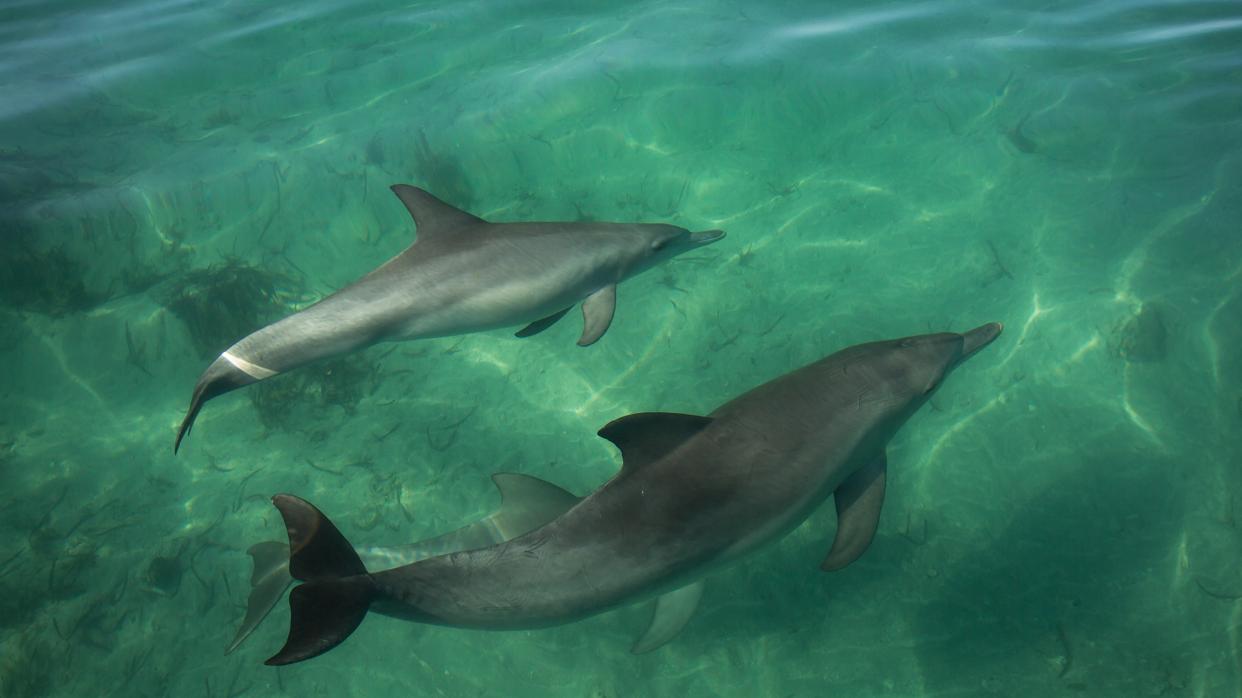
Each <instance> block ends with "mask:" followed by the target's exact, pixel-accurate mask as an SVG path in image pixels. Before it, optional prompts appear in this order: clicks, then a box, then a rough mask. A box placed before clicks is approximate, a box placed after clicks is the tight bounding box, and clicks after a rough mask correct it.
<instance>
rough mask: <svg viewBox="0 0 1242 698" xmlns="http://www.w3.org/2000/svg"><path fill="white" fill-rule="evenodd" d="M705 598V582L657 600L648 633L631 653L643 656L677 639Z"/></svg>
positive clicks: (689, 585) (670, 593) (639, 640)
mask: <svg viewBox="0 0 1242 698" xmlns="http://www.w3.org/2000/svg"><path fill="white" fill-rule="evenodd" d="M701 598H703V582H701V581H699V582H695V583H694V584H687V585H686V586H684V587H682V588H680V589H678V590H677V591H670V592H669V593H667V594H665V595H663V596H661V597H660V598H658V599H656V600H655V609H654V610H653V611H652V612H651V624H650V625H648V626H647V631H646V632H644V633H643V636H642V637H640V638H638V640H637V641H636V642H635V643H634V646H633V647H632V648H630V651H631V652H633V653H634V654H642V653H644V652H650V651H651V650H654V649H657V648H659V647H662V646H663V645H664V643H666V642H668V641H669V640H672V639H673V638H674V637H677V633H679V632H681V629H682V628H684V627H686V623H688V622H690V617H691V616H693V615H694V609H696V608H698V607H699V599H701Z"/></svg>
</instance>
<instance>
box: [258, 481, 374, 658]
mask: <svg viewBox="0 0 1242 698" xmlns="http://www.w3.org/2000/svg"><path fill="white" fill-rule="evenodd" d="M272 503H273V504H275V505H276V508H277V509H278V510H279V511H280V515H281V517H282V518H283V519H284V520H285V528H287V529H288V531H289V571H290V573H291V574H292V575H293V577H294V579H300V580H302V581H305V582H306V584H302V585H299V586H298V587H297V588H295V589H294V590H293V592H292V593H290V594H289V611H290V615H289V638H288V639H287V640H285V646H284V647H282V648H281V650H280V651H279V652H277V653H276V654H275V655H273V656H272V657H271V658H270V659H268V660H267V661H266V662H264V663H265V664H267V665H269V666H279V665H282V664H292V663H294V662H300V661H302V660H305V659H310V658H311V657H317V656H319V655H321V654H323V653H324V652H327V651H328V650H330V649H332V648H333V647H336V646H337V645H339V644H341V642H343V641H344V640H345V638H347V637H349V636H350V634H352V633H353V632H354V630H357V628H358V626H359V625H360V624H361V623H362V619H363V618H365V617H366V615H367V609H368V608H370V606H371V599H372V597H373V596H374V594H375V584H374V582H372V581H371V577H370V575H368V574H367V571H366V567H364V566H363V564H362V560H361V559H360V558H359V557H358V553H356V552H355V551H354V549H353V546H351V545H350V544H349V541H347V540H345V536H343V535H341V532H340V531H338V530H337V528H336V526H334V525H333V524H332V522H331V521H329V520H328V517H326V516H324V515H323V513H322V512H320V511H319V510H318V509H316V508H315V507H314V506H313V505H312V504H311V503H310V502H307V501H306V500H304V499H299V498H297V497H294V496H291V495H287V494H278V495H276V496H275V497H273V498H272Z"/></svg>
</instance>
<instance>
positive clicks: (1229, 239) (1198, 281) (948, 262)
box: [0, 0, 1242, 698]
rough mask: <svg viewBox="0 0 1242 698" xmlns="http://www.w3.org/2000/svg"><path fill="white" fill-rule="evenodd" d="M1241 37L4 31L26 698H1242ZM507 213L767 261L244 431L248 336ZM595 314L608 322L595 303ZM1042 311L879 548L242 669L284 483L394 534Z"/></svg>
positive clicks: (343, 381) (653, 20)
mask: <svg viewBox="0 0 1242 698" xmlns="http://www.w3.org/2000/svg"><path fill="white" fill-rule="evenodd" d="M1239 46H1242V11H1240V10H1239V6H1238V5H1236V4H1233V3H1222V2H1190V3H1173V2H1144V1H1137V2H1116V1H1111V2H1091V3H1060V4H1059V6H1058V5H1057V4H1052V5H1046V4H1040V5H1035V4H1031V5H1030V6H1027V7H1020V6H1019V5H1018V4H1017V3H996V4H986V3H968V2H943V1H942V2H902V3H888V4H883V5H877V4H871V3H857V4H856V5H855V6H852V7H851V6H847V5H845V4H832V5H825V4H819V3H804V4H795V3H771V4H769V3H708V2H685V3H663V2H630V3H604V2H590V3H534V2H457V3H423V4H414V5H409V6H396V5H390V4H387V3H351V2H343V1H338V2H325V1H322V0H321V1H320V2H310V3H297V4H292V3H286V4H274V3H272V4H269V3H257V2H254V3H251V2H225V3H216V4H205V3H195V2H187V1H170V2H118V3H100V2H95V3H90V2H79V3H69V2H62V3H35V2H17V3H8V4H7V5H6V7H5V8H4V9H0V94H2V95H3V98H2V99H0V220H2V221H3V223H2V225H3V240H2V241H0V255H2V257H0V259H2V261H0V294H2V296H0V305H2V306H3V307H2V308H0V359H2V361H0V366H2V367H3V368H2V369H0V371H2V373H0V392H2V393H3V405H4V408H3V412H0V483H2V486H0V527H2V530H3V536H2V537H0V693H2V694H3V695H4V696H6V697H7V696H12V697H18V696H43V695H98V694H99V693H100V692H101V691H103V692H104V693H109V694H112V695H150V696H155V695H178V696H182V695H207V696H237V695H248V696H263V695H282V694H290V695H320V694H323V695H391V694H415V695H446V696H458V695H463V696H465V695H470V696H476V695H514V696H522V695H530V696H546V695H564V696H608V697H609V698H613V697H617V696H633V695H683V696H716V695H740V696H750V695H764V696H820V695H838V696H851V697H853V696H859V697H865V696H993V695H994V696H1057V695H1090V696H1126V697H1130V696H1145V695H1173V696H1238V695H1242V664H1240V663H1239V662H1240V661H1242V654H1240V653H1242V649H1239V647H1240V645H1242V618H1240V616H1239V614H1240V613H1242V604H1240V603H1239V601H1238V599H1239V598H1242V557H1240V556H1239V553H1238V551H1239V546H1240V545H1242V531H1240V530H1239V528H1238V525H1237V523H1236V520H1235V515H1234V511H1235V501H1236V499H1237V494H1238V492H1239V489H1242V475H1240V474H1239V467H1238V466H1239V465H1240V464H1242V463H1240V456H1239V454H1240V453H1242V449H1240V445H1242V436H1240V434H1242V353H1240V352H1239V351H1238V350H1237V349H1236V348H1235V347H1236V346H1237V345H1238V344H1239V343H1242V291H1240V290H1239V289H1242V234H1240V231H1239V221H1242V198H1240V195H1242V188H1240V186H1239V182H1240V175H1242V130H1240V128H1239V126H1240V124H1242V51H1240V50H1239V49H1238V47H1239ZM397 182H408V183H411V184H416V185H419V186H423V187H425V188H427V189H429V190H430V191H432V192H435V193H436V194H438V195H439V196H441V197H442V198H444V199H446V200H448V201H451V202H453V203H455V204H457V205H460V206H462V207H464V208H467V209H469V210H471V211H473V212H474V213H476V214H478V215H481V216H484V217H487V218H489V219H493V220H515V221H517V220H540V219H543V220H575V219H581V218H587V219H595V220H613V221H652V222H670V223H674V224H677V225H682V226H685V227H689V228H692V229H696V230H697V229H705V228H717V227H718V228H723V229H725V230H726V231H728V237H727V238H725V240H723V241H721V242H719V243H717V244H715V245H712V246H710V247H707V248H704V249H702V250H699V251H696V252H694V253H691V254H689V255H686V256H684V257H682V258H679V259H677V260H674V261H672V262H670V263H668V264H666V265H664V266H662V267H660V268H657V269H655V270H653V271H651V272H648V273H647V274H645V275H643V276H641V277H638V278H637V279H634V280H631V281H628V282H626V283H625V284H623V285H622V286H621V289H620V298H619V304H618V311H617V316H616V319H615V321H614V323H613V326H612V328H611V329H610V330H609V332H608V334H607V335H606V336H605V337H604V339H603V340H602V341H601V342H600V343H598V344H597V345H595V346H593V347H590V348H588V349H580V348H578V347H576V346H574V341H575V340H576V339H577V333H578V332H579V329H580V328H579V326H578V325H577V322H576V318H575V320H574V321H569V320H567V321H563V322H562V323H560V324H558V325H557V326H555V327H553V328H552V329H550V330H548V331H547V332H545V333H543V334H541V335H539V336H538V337H535V338H531V339H524V340H519V339H515V338H513V337H512V332H511V331H498V332H490V333H484V334H476V335H469V336H465V337H459V338H448V339H440V340H428V341H420V342H414V343H406V344H389V345H381V346H377V347H374V348H372V349H369V350H367V351H365V352H363V353H361V354H358V355H355V356H354V357H351V359H350V360H348V361H343V362H338V363H335V364H331V365H328V366H326V367H324V366H321V367H317V368H312V369H307V370H306V371H304V372H302V373H300V374H298V373H295V374H290V375H288V376H286V377H283V378H281V379H277V380H274V381H272V382H271V383H270V384H263V385H261V386H256V387H254V388H250V389H247V390H246V391H239V392H237V393H234V394H232V395H229V396H226V397H222V398H220V399H218V400H215V401H213V402H212V403H211V404H210V405H208V407H207V408H206V409H205V410H204V413H203V416H202V417H201V418H200V420H199V423H198V425H197V427H196V428H195V431H194V433H193V434H192V435H191V436H190V438H189V440H188V441H187V443H186V446H185V447H184V448H183V450H182V453H181V454H180V455H178V456H177V457H173V455H172V449H171V444H172V439H173V435H174V433H175V429H176V425H177V423H178V422H179V421H180V419H181V417H182V415H183V413H184V409H185V406H186V402H187V400H188V398H189V394H190V390H191V388H192V387H193V385H194V381H195V379H196V378H197V376H198V374H199V373H200V372H201V371H202V369H203V368H204V367H205V366H206V364H207V363H208V362H209V361H210V360H211V359H212V358H213V357H214V356H215V355H216V354H217V353H219V351H221V350H222V349H223V348H224V347H225V346H227V345H228V344H230V343H231V342H232V341H233V340H235V339H237V338H238V337H240V336H241V335H243V334H245V333H247V332H249V331H251V330H253V329H255V328H257V327H258V326H260V325H262V324H264V323H266V322H269V321H271V320H273V319H275V318H277V317H280V316H282V315H284V314H287V313H289V312H291V311H292V310H295V309H298V308H301V307H304V306H305V305H307V304H309V303H310V302H313V301H314V300H315V299H317V298H319V297H321V296H322V295H324V294H326V293H327V292H329V291H331V290H333V289H336V288H339V287H341V286H342V285H344V284H346V283H348V282H349V281H350V280H352V279H354V278H356V277H358V276H359V275H361V274H363V273H365V272H366V271H368V270H370V269H372V268H373V267H375V266H376V265H377V264H379V263H380V262H382V261H384V260H385V259H387V258H389V257H390V256H392V255H394V254H396V253H397V252H399V251H400V250H401V249H402V248H404V247H405V246H406V245H407V244H408V243H409V241H410V240H411V239H412V235H413V226H412V224H411V222H410V221H409V219H408V216H407V214H406V213H405V211H404V210H403V208H402V207H401V205H400V203H399V202H398V201H397V200H396V199H395V197H393V196H392V195H391V194H390V193H389V192H388V191H387V189H386V188H387V186H388V185H390V184H393V183H397ZM571 317H572V316H571ZM992 320H999V321H1003V322H1005V323H1006V332H1005V334H1004V335H1003V336H1002V337H1001V339H1000V340H998V342H997V343H996V344H995V345H993V346H992V347H990V348H988V349H987V350H986V353H985V354H981V355H980V356H978V357H977V358H975V359H974V360H972V361H971V362H970V364H969V365H967V366H964V367H963V368H962V370H960V371H958V372H957V373H956V374H955V375H954V376H953V377H952V379H951V380H950V381H949V382H948V383H947V384H946V385H945V387H944V388H943V389H942V390H941V392H940V393H939V394H938V395H937V397H936V398H935V400H934V401H933V403H932V404H930V405H929V406H927V407H926V408H924V409H923V410H922V411H921V413H920V414H919V415H917V416H916V417H915V418H914V419H913V420H912V421H911V423H910V424H908V425H907V426H906V427H905V428H904V429H903V431H901V432H900V433H899V434H898V436H897V437H896V439H895V440H894V442H893V443H892V445H891V447H890V449H889V463H890V476H889V482H888V496H887V501H886V504H885V509H884V514H883V517H882V519H881V522H880V528H879V532H878V534H877V537H876V540H875V542H874V544H873V545H872V547H871V549H870V550H869V551H868V552H867V553H866V555H864V556H863V558H862V559H861V560H859V561H858V562H857V563H855V564H854V565H852V566H850V567H849V568H847V569H845V570H843V571H840V572H836V573H832V574H825V573H821V572H820V571H819V570H818V564H819V562H820V560H821V559H822V558H823V555H824V553H825V551H826V550H827V547H828V545H829V542H830V540H831V535H832V529H833V526H834V525H835V524H834V520H835V517H834V515H833V513H832V511H831V509H832V507H831V506H828V507H823V508H822V509H821V511H819V512H817V513H816V514H815V515H814V516H812V517H811V519H810V520H809V521H808V522H807V523H806V524H804V525H803V526H802V527H800V528H799V529H797V530H796V531H795V532H793V533H792V534H790V535H789V536H788V537H787V538H785V539H784V540H783V541H782V542H780V543H779V544H777V545H774V546H772V547H770V548H768V549H766V550H765V551H763V552H761V553H760V554H757V555H755V556H753V557H751V558H748V559H746V560H744V561H742V562H741V563H739V564H737V565H734V566H732V567H730V568H728V569H725V570H722V571H720V572H717V573H715V574H713V575H712V576H711V577H710V578H709V579H708V584H707V591H706V594H705V596H704V598H703V602H702V605H701V607H700V609H699V612H698V615H697V617H695V618H694V619H693V620H692V621H691V623H690V624H689V626H688V627H687V628H686V630H685V631H684V632H683V633H682V634H681V635H680V636H679V637H678V638H676V639H675V640H674V641H673V642H672V643H670V644H669V645H668V646H666V647H664V648H662V649H661V650H659V651H657V652H654V653H652V654H649V655H643V656H637V657H635V656H631V655H630V654H629V652H628V649H629V647H630V644H631V642H632V641H633V638H634V637H635V636H636V635H637V634H639V633H640V632H641V630H642V629H643V627H644V625H645V622H646V620H647V613H648V611H647V610H646V609H645V608H644V607H633V608H629V609H624V610H621V611H618V612H614V613H609V614H605V615H601V616H598V617H595V618H592V619H589V620H586V621H583V622H579V623H575V624H572V625H566V626H562V627H557V628H552V629H547V630H539V631H529V632H527V631H522V632H481V631H468V630H457V629H448V628H439V627H431V626H421V625H412V624H407V623H401V622H399V621H394V620H390V619H387V618H383V617H372V618H370V619H369V620H367V621H366V622H365V623H364V624H363V626H362V627H361V628H360V630H359V631H358V632H357V633H355V635H354V636H352V637H351V638H350V639H349V640H348V641H347V642H345V643H344V644H343V645H342V646H341V647H339V648H338V649H336V650H334V651H332V652H331V653H329V654H327V655H325V656H323V657H320V658H318V659H315V660H313V661H310V662H307V663H305V664H300V665H296V666H291V667H286V668H280V669H273V668H269V667H265V666H263V665H262V660H263V659H265V658H266V657H268V656H269V655H270V654H272V653H273V652H274V651H275V650H276V649H278V648H279V646H280V644H281V643H282V642H283V639H284V635H285V630H286V624H287V617H288V612H287V610H286V609H285V608H284V607H283V605H282V606H281V607H278V609H277V610H276V611H274V612H273V615H272V617H271V618H269V619H268V621H267V622H266V623H265V624H264V625H262V626H261V627H260V628H259V629H258V631H256V633H255V634H254V635H253V636H252V637H251V638H250V639H249V640H248V641H247V642H246V643H245V644H244V645H243V646H242V647H241V648H240V649H239V650H238V651H237V652H235V653H233V654H231V655H229V656H224V655H223V648H224V647H225V645H226V644H227V643H228V641H229V640H230V639H231V638H232V636H233V633H234V631H235V630H236V627H237V623H238V621H239V619H240V617H241V612H242V609H243V606H244V603H245V596H246V590H247V582H248V577H249V573H250V562H249V558H248V557H247V556H246V554H245V550H246V549H247V548H248V547H249V546H250V544H252V543H254V542H257V541H260V540H279V539H280V538H281V537H282V536H283V530H282V527H281V525H280V520H279V517H278V516H277V514H276V512H275V510H274V509H273V508H272V506H271V505H270V503H269V502H268V499H267V497H268V496H269V495H271V494H273V493H276V492H292V493H296V494H298V495H301V496H304V497H306V498H308V499H310V500H311V501H313V502H315V503H316V504H318V505H319V506H320V507H321V508H323V509H324V510H325V511H326V512H328V513H329V514H330V515H332V516H333V518H334V519H335V520H336V521H337V523H338V525H339V526H340V527H341V528H342V530H343V531H344V532H345V533H346V535H348V536H349V537H350V539H351V540H352V541H353V542H355V543H357V544H360V545H363V544H392V543H404V542H408V541H411V540H415V539H417V538H421V537H425V536H427V535H430V534H433V533H437V532H440V531H444V530H447V529H450V528H453V527H455V526H457V525H460V524H462V523H464V522H467V521H470V520H473V519H476V518H478V517H479V516H481V515H483V514H486V513H487V512H489V511H491V510H492V509H494V508H495V506H496V504H497V498H496V495H495V493H494V490H493V488H492V485H491V484H490V482H489V481H488V475H489V474H490V473H492V472H495V471H503V470H507V471H517V472H524V473H528V474H531V475H536V476H539V477H543V478H546V479H549V480H551V481H554V482H556V483H558V484H561V485H563V486H565V487H567V488H569V489H571V490H573V491H575V492H578V493H585V492H589V491H591V490H592V489H593V488H595V487H597V486H598V485H599V484H600V483H602V482H604V481H605V480H606V479H607V478H609V477H611V475H612V474H613V473H614V472H615V470H616V468H617V467H618V464H619V460H618V458H617V456H616V453H615V451H614V450H613V449H612V447H611V446H610V445H609V444H607V443H606V442H605V441H604V440H602V439H599V438H597V437H596V436H595V435H594V434H595V431H596V430H597V429H598V428H599V427H600V426H602V425H603V424H604V423H606V422H608V421H609V420H611V419H614V418H616V417H619V416H621V415H624V414H628V413H632V412H639V411H648V410H662V411H678V412H691V413H698V414H703V413H706V412H708V411H710V410H711V409H713V408H714V407H715V406H717V405H719V404H720V403H722V402H724V401H725V400H727V399H729V398H731V397H732V396H734V395H737V394H739V393H740V392H742V391H744V390H746V389H748V388H749V387H751V386H753V385H757V384H759V383H761V382H763V381H765V380H767V379H769V378H772V377H774V376H777V375H780V374H782V373H784V372H786V371H788V370H791V369H793V368H795V367H797V366H800V365H802V364H804V363H806V362H808V361H811V360H813V359H816V358H819V357H820V356H823V355H825V354H827V353H830V352H832V351H835V350H836V349H839V348H841V347H844V346H847V345H849V344H853V343H857V342H862V341H868V340H872V339H878V338H887V337H897V336H903V335H909V334H916V333H921V332H925V331H933V330H942V329H953V330H959V331H960V330H965V329H967V328H970V327H974V326H976V325H979V324H982V323H983V322H986V321H992Z"/></svg>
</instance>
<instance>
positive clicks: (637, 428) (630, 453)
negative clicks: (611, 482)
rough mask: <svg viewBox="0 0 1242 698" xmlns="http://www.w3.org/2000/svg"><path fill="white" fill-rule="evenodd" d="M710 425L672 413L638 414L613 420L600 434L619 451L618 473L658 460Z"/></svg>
mask: <svg viewBox="0 0 1242 698" xmlns="http://www.w3.org/2000/svg"><path fill="white" fill-rule="evenodd" d="M711 423H712V418H711V417H700V416H698V415H693V414H677V413H674V412H639V413H637V414H629V415H626V416H624V417H621V418H619V419H614V420H612V421H611V422H609V423H607V424H605V425H604V428H603V429H600V430H599V435H600V436H602V437H604V438H605V439H608V440H609V441H611V442H612V443H613V444H614V445H615V446H616V447H617V448H619V449H621V463H622V465H621V470H622V471H633V470H634V469H636V468H641V467H643V466H644V465H646V464H648V463H651V462H652V461H657V460H659V459H661V458H663V457H664V456H665V455H666V454H668V453H670V452H671V451H672V450H673V449H675V448H677V447H678V446H680V445H681V444H683V443H684V442H685V441H686V440H687V439H689V438H690V437H692V436H694V435H695V434H697V433H699V432H700V431H702V430H703V427H706V426H707V425H708V424H711Z"/></svg>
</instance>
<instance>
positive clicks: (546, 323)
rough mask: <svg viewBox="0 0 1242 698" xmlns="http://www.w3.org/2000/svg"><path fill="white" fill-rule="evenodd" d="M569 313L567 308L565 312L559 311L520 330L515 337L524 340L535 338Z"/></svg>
mask: <svg viewBox="0 0 1242 698" xmlns="http://www.w3.org/2000/svg"><path fill="white" fill-rule="evenodd" d="M568 312H569V308H566V309H564V310H559V311H557V312H555V313H552V314H551V315H549V316H547V317H546V318H543V319H542V320H536V321H534V322H532V323H530V324H529V325H527V326H526V327H523V328H522V329H520V330H518V331H517V332H516V333H515V335H514V336H517V337H522V338H526V337H533V336H535V335H537V334H539V333H540V332H543V331H544V330H546V329H548V328H549V327H551V326H553V325H555V324H556V321H557V320H560V319H561V318H563V317H565V313H568Z"/></svg>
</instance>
